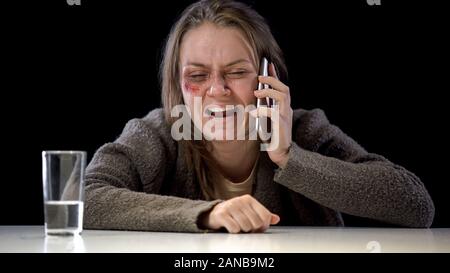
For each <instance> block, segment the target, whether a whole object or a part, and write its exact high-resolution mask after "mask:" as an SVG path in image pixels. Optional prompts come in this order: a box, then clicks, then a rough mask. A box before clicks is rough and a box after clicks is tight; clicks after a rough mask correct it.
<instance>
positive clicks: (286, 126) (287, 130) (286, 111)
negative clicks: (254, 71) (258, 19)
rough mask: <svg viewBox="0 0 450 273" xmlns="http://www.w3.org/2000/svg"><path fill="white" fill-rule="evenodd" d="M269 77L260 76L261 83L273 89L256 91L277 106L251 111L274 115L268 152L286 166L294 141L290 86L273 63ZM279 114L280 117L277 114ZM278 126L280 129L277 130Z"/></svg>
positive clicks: (259, 115)
mask: <svg viewBox="0 0 450 273" xmlns="http://www.w3.org/2000/svg"><path fill="white" fill-rule="evenodd" d="M269 75H270V76H268V77H263V76H259V77H258V80H259V81H260V82H261V83H264V84H268V85H270V86H271V87H272V89H263V90H259V91H258V90H256V91H254V93H255V96H256V97H257V98H265V97H270V98H272V99H274V100H275V101H276V105H277V107H274V108H268V107H259V108H258V109H257V110H254V111H252V112H250V114H251V115H252V116H253V117H255V118H256V117H269V118H271V117H273V118H271V120H272V136H271V139H270V144H269V149H268V151H267V153H268V154H269V157H270V159H271V160H272V161H273V162H274V163H275V164H277V165H278V166H279V167H280V168H284V167H285V166H286V163H287V161H288V155H289V148H290V147H291V142H292V116H293V111H292V108H291V95H290V93H289V87H288V86H287V85H285V84H284V83H282V82H281V81H280V80H279V79H278V75H277V73H276V71H275V66H274V65H273V63H271V64H270V66H269ZM275 115H278V118H277V117H276V116H275ZM277 128H278V130H276V129H277Z"/></svg>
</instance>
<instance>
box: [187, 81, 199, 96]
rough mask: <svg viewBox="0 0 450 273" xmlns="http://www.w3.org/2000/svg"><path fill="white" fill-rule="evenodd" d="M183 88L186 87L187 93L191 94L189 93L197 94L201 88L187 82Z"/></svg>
mask: <svg viewBox="0 0 450 273" xmlns="http://www.w3.org/2000/svg"><path fill="white" fill-rule="evenodd" d="M183 86H184V90H186V92H189V93H194V94H195V93H198V92H199V91H200V87H199V86H198V85H196V84H192V83H189V82H187V81H185V82H184V84H183Z"/></svg>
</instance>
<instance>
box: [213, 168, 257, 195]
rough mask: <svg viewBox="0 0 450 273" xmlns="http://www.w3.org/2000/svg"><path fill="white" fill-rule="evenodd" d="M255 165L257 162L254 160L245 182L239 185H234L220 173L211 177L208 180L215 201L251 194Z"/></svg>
mask: <svg viewBox="0 0 450 273" xmlns="http://www.w3.org/2000/svg"><path fill="white" fill-rule="evenodd" d="M257 163H258V160H256V163H255V165H254V166H253V169H252V172H251V173H250V176H249V177H248V178H247V179H246V180H244V181H242V182H239V183H234V182H232V181H230V180H228V179H227V178H225V177H224V176H223V175H221V174H220V173H215V174H214V175H211V177H210V179H211V180H212V181H211V182H212V183H213V185H214V197H215V198H216V199H221V200H228V199H231V198H234V197H237V196H241V195H244V194H251V193H252V186H253V182H254V181H255V169H256V165H257Z"/></svg>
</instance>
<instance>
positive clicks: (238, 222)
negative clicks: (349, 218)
mask: <svg viewBox="0 0 450 273" xmlns="http://www.w3.org/2000/svg"><path fill="white" fill-rule="evenodd" d="M262 57H267V58H268V59H269V60H270V62H271V64H270V66H269V76H265V77H261V76H260V77H258V74H259V70H260V65H261V64H260V60H261V58H262ZM160 72H161V75H160V76H161V82H162V102H163V109H156V110H153V111H151V112H150V113H149V114H148V115H147V116H146V117H145V118H143V119H134V120H131V121H130V122H129V123H128V124H127V125H126V127H125V129H124V131H123V133H122V135H121V136H120V137H119V138H118V139H117V140H116V141H115V142H114V143H108V144H106V145H104V146H103V147H101V148H100V149H99V150H98V151H97V152H96V154H95V155H94V158H93V159H92V162H91V163H90V164H89V166H88V168H87V171H86V185H87V186H86V207H85V227H86V228H95V229H125V230H149V231H184V232H200V231H204V230H221V229H222V230H226V231H228V232H230V233H239V232H263V231H265V230H266V229H267V228H268V227H269V226H270V225H275V224H280V225H324V226H342V225H343V220H342V217H341V214H340V213H341V212H343V213H347V214H351V215H355V216H360V217H366V218H371V219H376V220H379V221H383V222H386V223H390V224H395V225H400V226H406V227H429V226H430V225H431V223H432V220H433V217H434V206H433V202H432V200H431V199H430V196H429V195H428V193H427V191H426V189H425V187H424V185H423V184H422V183H421V181H420V180H419V179H418V178H417V177H416V176H415V175H414V174H412V173H411V172H409V171H407V170H405V169H404V168H402V167H400V166H398V165H394V164H393V163H391V162H389V161H388V160H386V159H385V158H383V157H382V156H379V155H376V154H371V153H368V152H366V151H365V150H364V149H363V148H362V147H361V146H359V145H358V144H357V143H356V142H355V141H354V140H352V139H351V138H350V137H348V136H347V135H345V134H344V133H343V132H342V131H341V130H340V129H339V128H337V127H336V126H333V125H331V124H330V123H329V122H328V120H327V118H326V117H325V114H324V112H323V111H322V110H319V109H316V110H312V111H306V110H302V109H299V110H295V111H293V110H292V108H291V106H290V95H289V94H290V89H289V87H288V86H286V85H285V84H284V83H283V80H284V79H285V78H286V75H287V71H286V67H285V64H284V62H283V58H282V53H281V50H280V48H279V46H278V44H277V43H276V41H275V39H274V37H273V36H272V34H271V32H270V29H269V27H268V26H267V24H266V22H265V21H264V19H263V18H262V17H261V16H260V15H259V14H257V13H256V12H255V11H254V10H252V9H250V8H249V7H247V6H245V5H244V4H242V3H238V2H234V1H215V0H210V1H200V2H197V3H194V4H192V5H191V6H190V7H188V8H187V9H186V10H185V11H184V12H183V14H182V15H181V17H180V19H179V20H178V22H177V23H176V24H175V25H174V27H173V28H172V30H171V33H170V35H169V38H168V41H167V44H166V47H165V52H164V58H163V62H162V65H161V71H160ZM258 82H260V83H262V84H267V85H268V86H270V88H265V89H263V90H260V91H255V89H256V87H257V85H258ZM266 97H268V98H272V99H273V100H274V101H275V102H276V105H277V107H274V108H267V107H259V108H258V109H257V110H254V109H253V110H249V111H246V112H245V113H244V118H243V119H239V118H237V115H236V111H235V110H232V111H229V108H227V107H228V106H230V105H231V106H237V105H240V106H243V107H249V106H253V105H255V103H256V100H257V99H259V98H262V99H265V98H266ZM180 105H183V106H185V107H186V109H187V110H188V111H187V112H188V113H189V115H188V117H190V118H189V122H188V123H189V124H190V123H191V122H192V125H193V126H192V128H191V129H187V128H188V127H189V126H187V125H186V123H184V124H185V125H186V126H184V127H183V128H182V129H185V130H188V134H187V135H188V136H194V138H193V139H192V138H189V137H188V138H186V137H184V138H182V139H179V138H178V137H177V133H178V129H179V128H178V127H175V125H176V124H177V122H178V121H179V118H177V117H176V113H175V112H177V111H174V109H176V107H179V106H180ZM233 109H234V108H233ZM236 109H237V108H236ZM174 113H175V115H174ZM183 117H184V118H185V116H183ZM255 117H258V118H263V117H271V120H272V135H271V139H270V140H269V144H270V149H268V150H267V151H261V150H260V144H261V141H260V140H252V139H249V138H244V140H242V139H239V140H238V139H236V138H237V136H238V135H239V132H242V131H244V137H246V136H247V137H248V136H249V135H250V134H251V132H252V128H255V126H253V125H252V124H253V123H252V122H251V120H252V119H253V120H254V118H255ZM191 119H192V120H191ZM189 124H188V125H189ZM211 124H212V125H211ZM178 125H179V124H178ZM253 131H254V130H253ZM199 132H200V133H199ZM184 133H186V131H185V132H184ZM226 135H227V136H229V135H231V136H232V139H231V140H230V139H225V138H224V136H226ZM178 136H179V135H178ZM199 136H200V137H199ZM221 137H222V139H221ZM272 144H274V145H272Z"/></svg>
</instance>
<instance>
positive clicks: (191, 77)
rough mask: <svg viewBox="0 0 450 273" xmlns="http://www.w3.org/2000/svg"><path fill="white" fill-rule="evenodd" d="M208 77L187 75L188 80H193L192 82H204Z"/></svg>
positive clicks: (206, 75)
mask: <svg viewBox="0 0 450 273" xmlns="http://www.w3.org/2000/svg"><path fill="white" fill-rule="evenodd" d="M207 77H208V74H204V73H201V74H192V75H189V79H191V80H193V81H203V80H206V78H207Z"/></svg>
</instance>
